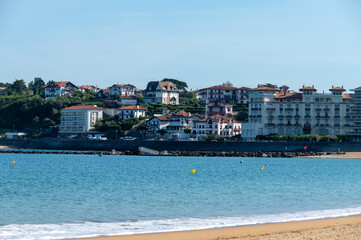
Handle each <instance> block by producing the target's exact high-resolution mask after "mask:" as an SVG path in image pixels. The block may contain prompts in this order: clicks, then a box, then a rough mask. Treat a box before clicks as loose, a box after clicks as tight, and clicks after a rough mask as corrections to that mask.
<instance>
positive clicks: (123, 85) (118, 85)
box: [109, 84, 135, 88]
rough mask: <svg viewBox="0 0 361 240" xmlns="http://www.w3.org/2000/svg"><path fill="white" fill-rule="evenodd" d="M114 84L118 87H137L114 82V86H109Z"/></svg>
mask: <svg viewBox="0 0 361 240" xmlns="http://www.w3.org/2000/svg"><path fill="white" fill-rule="evenodd" d="M113 86H116V87H125V86H132V87H135V86H133V85H131V84H113V85H112V86H110V87H109V88H111V87H113Z"/></svg>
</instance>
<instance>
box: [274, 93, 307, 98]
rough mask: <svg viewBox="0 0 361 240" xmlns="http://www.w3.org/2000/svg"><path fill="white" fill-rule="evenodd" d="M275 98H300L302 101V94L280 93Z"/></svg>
mask: <svg viewBox="0 0 361 240" xmlns="http://www.w3.org/2000/svg"><path fill="white" fill-rule="evenodd" d="M275 98H277V99H284V98H285V99H287V98H299V99H302V93H299V92H280V93H276V96H275Z"/></svg>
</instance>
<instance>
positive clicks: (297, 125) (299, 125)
mask: <svg viewBox="0 0 361 240" xmlns="http://www.w3.org/2000/svg"><path fill="white" fill-rule="evenodd" d="M293 126H295V127H301V124H299V123H295V124H293Z"/></svg>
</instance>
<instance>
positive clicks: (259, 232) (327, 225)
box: [87, 215, 361, 240]
mask: <svg viewBox="0 0 361 240" xmlns="http://www.w3.org/2000/svg"><path fill="white" fill-rule="evenodd" d="M125 239H127V240H237V239H243V240H271V239H272V240H275V239H276V240H281V239H282V240H288V239H289V240H291V239H296V240H301V239H307V240H311V239H312V240H319V239H321V240H326V239H328V240H335V239H337V240H339V239H345V240H346V239H347V240H356V239H357V240H359V239H361V215H358V216H350V217H340V218H329V219H321V220H309V221H298V222H286V223H271V224H262V225H252V226H243V227H232V228H218V229H208V230H195V231H184V232H171V233H154V234H141V235H130V236H114V237H99V238H88V239H87V240H125Z"/></svg>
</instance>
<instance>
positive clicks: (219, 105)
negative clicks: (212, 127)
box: [205, 100, 233, 116]
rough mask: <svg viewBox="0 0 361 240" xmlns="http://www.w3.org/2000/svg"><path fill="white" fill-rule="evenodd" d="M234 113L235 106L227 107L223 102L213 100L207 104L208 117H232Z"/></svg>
mask: <svg viewBox="0 0 361 240" xmlns="http://www.w3.org/2000/svg"><path fill="white" fill-rule="evenodd" d="M232 113H233V106H232V105H227V104H226V102H224V101H222V100H211V101H209V102H208V103H207V104H206V113H205V114H206V116H213V115H222V116H230V115H232Z"/></svg>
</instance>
